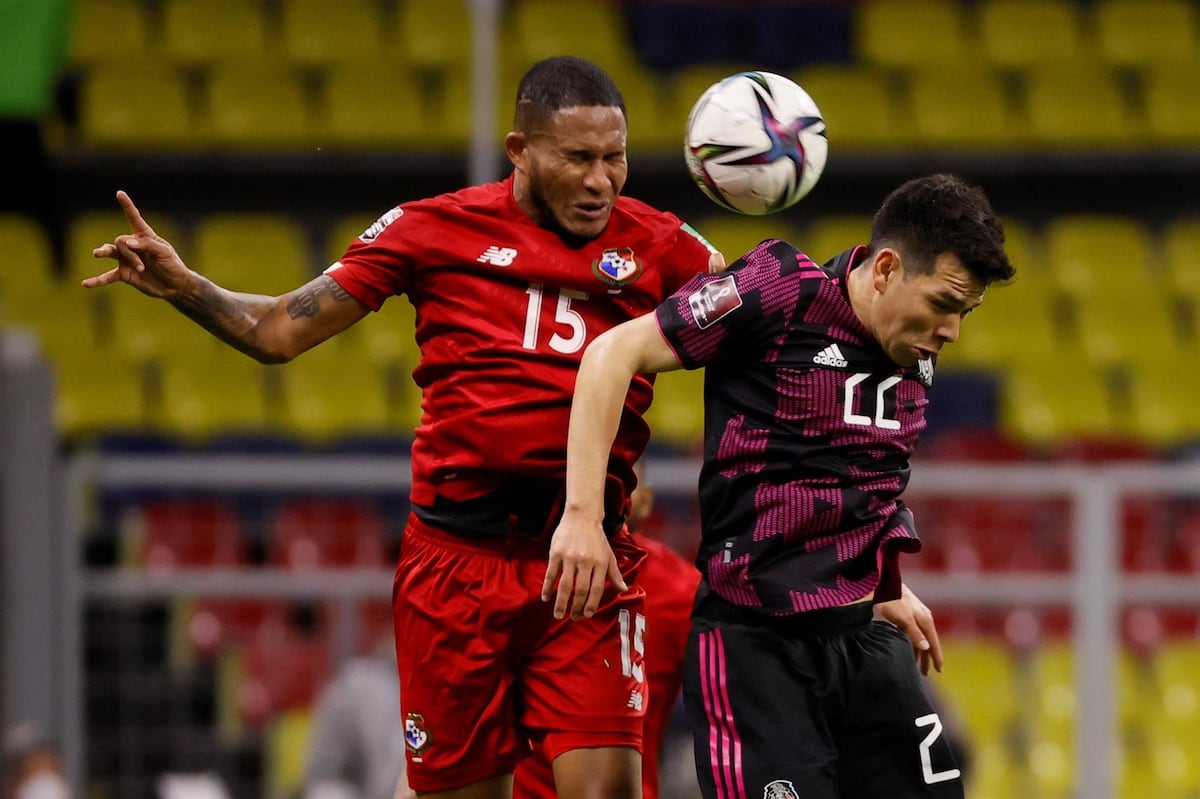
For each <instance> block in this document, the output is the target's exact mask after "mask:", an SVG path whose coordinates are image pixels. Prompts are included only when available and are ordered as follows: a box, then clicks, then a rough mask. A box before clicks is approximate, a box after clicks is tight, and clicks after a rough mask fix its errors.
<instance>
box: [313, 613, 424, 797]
mask: <svg viewBox="0 0 1200 799" xmlns="http://www.w3.org/2000/svg"><path fill="white" fill-rule="evenodd" d="M409 794H410V791H409V789H408V781H407V780H406V779H405V777H404V723H403V721H402V720H401V716H400V686H399V684H398V682H397V681H396V647H395V644H394V643H393V640H392V635H391V631H390V630H388V631H387V634H386V635H380V636H379V638H378V640H377V641H376V642H375V644H374V645H373V646H372V647H371V649H370V651H368V652H366V653H364V654H362V655H359V656H357V657H352V658H348V659H347V660H346V661H345V662H344V663H343V664H342V665H341V667H340V668H339V669H338V672H337V674H336V675H335V676H334V678H333V679H332V680H330V681H329V683H328V684H327V685H326V686H325V687H324V688H323V689H322V690H321V693H320V695H319V696H318V697H317V703H316V706H315V707H314V708H313V716H312V731H311V733H310V737H309V742H308V751H307V756H306V757H305V762H304V793H303V799H392V798H393V796H397V797H402V796H407V795H409Z"/></svg>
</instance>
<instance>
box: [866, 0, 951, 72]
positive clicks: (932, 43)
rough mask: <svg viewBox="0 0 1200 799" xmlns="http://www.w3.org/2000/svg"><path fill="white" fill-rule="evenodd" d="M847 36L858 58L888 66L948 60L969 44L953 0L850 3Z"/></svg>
mask: <svg viewBox="0 0 1200 799" xmlns="http://www.w3.org/2000/svg"><path fill="white" fill-rule="evenodd" d="M853 36H854V43H853V44H854V50H855V52H856V53H857V54H858V57H859V59H860V60H861V61H864V62H866V63H867V64H873V65H877V66H884V67H890V68H900V69H905V68H908V67H913V66H917V65H919V64H933V63H954V62H957V61H961V60H964V59H965V58H967V57H968V56H969V55H970V54H971V52H972V51H973V49H974V43H973V40H972V38H971V30H970V28H969V26H968V25H967V20H966V16H965V13H964V10H963V4H962V3H959V2H955V1H954V0H866V2H863V3H859V4H857V5H856V6H855V16H854V32H853Z"/></svg>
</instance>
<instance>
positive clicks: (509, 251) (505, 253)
mask: <svg viewBox="0 0 1200 799" xmlns="http://www.w3.org/2000/svg"><path fill="white" fill-rule="evenodd" d="M516 257H517V251H516V250H514V249H513V248H512V247H498V246H496V245H495V244H493V245H492V246H491V247H488V248H487V249H486V250H484V251H483V255H481V256H479V257H478V258H476V259H475V260H476V261H478V262H479V263H481V264H491V265H492V266H509V265H511V264H512V262H513V259H514V258H516Z"/></svg>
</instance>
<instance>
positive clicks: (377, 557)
mask: <svg viewBox="0 0 1200 799" xmlns="http://www.w3.org/2000/svg"><path fill="white" fill-rule="evenodd" d="M385 537H386V527H385V525H384V521H383V517H382V515H381V514H380V513H379V511H378V510H377V509H375V508H374V507H373V506H372V505H370V503H368V502H366V501H363V500H357V499H343V498H305V499H298V500H292V501H289V502H286V503H284V504H283V505H282V506H280V508H279V509H278V511H277V513H276V514H275V520H274V522H273V524H272V527H271V544H270V556H269V560H270V561H271V562H272V563H273V564H275V565H278V566H282V567H284V568H287V569H293V570H305V569H315V568H329V567H340V568H351V567H358V568H368V567H372V568H374V567H382V566H384V565H386V556H385V551H386V546H385Z"/></svg>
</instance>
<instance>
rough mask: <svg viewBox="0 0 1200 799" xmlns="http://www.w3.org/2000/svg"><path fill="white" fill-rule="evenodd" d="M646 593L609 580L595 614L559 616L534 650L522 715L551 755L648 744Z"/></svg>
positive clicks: (525, 681)
mask: <svg viewBox="0 0 1200 799" xmlns="http://www.w3.org/2000/svg"><path fill="white" fill-rule="evenodd" d="M644 596H645V594H644V591H643V590H642V589H641V588H640V587H639V586H636V585H635V586H632V587H631V588H630V589H629V591H627V592H626V593H623V594H620V593H617V592H616V591H615V590H614V589H612V588H609V589H608V590H607V591H606V592H605V595H604V598H603V599H602V600H601V603H600V606H599V607H598V608H597V609H596V613H595V614H594V615H593V616H591V617H589V618H583V619H579V620H577V621H570V620H568V619H564V620H559V621H556V622H554V623H552V624H551V626H550V628H549V630H548V631H547V633H546V635H545V636H544V637H543V638H542V640H541V642H540V643H539V645H538V646H537V648H536V649H535V650H534V652H532V653H531V655H530V657H529V660H528V661H527V662H526V664H525V668H524V670H523V674H522V696H523V698H524V702H525V706H524V710H523V714H522V718H521V722H522V724H523V726H524V727H525V728H526V729H528V730H529V731H530V733H531V735H532V736H534V737H535V738H536V739H537V740H538V741H539V742H540V743H541V745H542V746H543V747H544V748H545V750H546V753H547V755H548V757H549V758H550V759H551V760H554V759H556V758H557V757H558V756H559V755H561V754H562V753H563V752H567V751H570V750H572V749H580V748H594V747H609V746H617V747H622V746H623V747H630V748H633V749H634V750H635V751H638V752H640V751H641V744H642V725H643V723H644V720H645V713H646V707H647V704H648V701H649V694H648V688H647V685H646V679H645V660H644V657H643V635H644V630H645V615H644V614H643V599H644ZM546 612H547V613H548V612H550V609H549V607H548V606H547V608H546Z"/></svg>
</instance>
